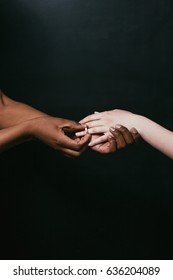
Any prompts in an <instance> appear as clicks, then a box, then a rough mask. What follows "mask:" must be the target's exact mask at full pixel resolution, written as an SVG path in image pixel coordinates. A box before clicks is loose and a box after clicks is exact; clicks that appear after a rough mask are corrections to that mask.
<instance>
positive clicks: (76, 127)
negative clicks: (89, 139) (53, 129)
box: [63, 122, 85, 133]
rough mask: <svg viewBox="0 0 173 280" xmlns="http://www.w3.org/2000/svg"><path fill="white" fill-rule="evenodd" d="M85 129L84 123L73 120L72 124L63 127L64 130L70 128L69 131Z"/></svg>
mask: <svg viewBox="0 0 173 280" xmlns="http://www.w3.org/2000/svg"><path fill="white" fill-rule="evenodd" d="M84 129H85V126H83V125H82V124H80V123H77V122H73V123H72V124H70V125H67V126H64V127H63V130H64V131H65V130H68V131H71V132H73V133H74V132H78V131H82V130H84Z"/></svg>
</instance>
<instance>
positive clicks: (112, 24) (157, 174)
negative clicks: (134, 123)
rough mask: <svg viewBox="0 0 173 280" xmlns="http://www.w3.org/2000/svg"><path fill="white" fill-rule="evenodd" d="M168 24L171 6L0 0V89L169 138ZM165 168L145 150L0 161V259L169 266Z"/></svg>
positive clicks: (171, 27)
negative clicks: (102, 114)
mask: <svg viewBox="0 0 173 280" xmlns="http://www.w3.org/2000/svg"><path fill="white" fill-rule="evenodd" d="M172 13H173V4H172V1H171V0H170V1H169V0H164V1H163V0H157V1H154V0H145V1H144V0H141V1H138V0H131V1H128V0H121V1H120V0H107V1H103V0H88V1H82V0H57V1H55V0H50V1H46V0H25V1H21V0H15V1H14V0H1V1H0V26H1V31H0V36H1V40H0V57H1V62H0V65H1V74H0V80H1V88H2V90H3V91H4V92H5V93H6V94H7V95H8V96H9V97H11V98H13V99H16V100H19V101H21V102H24V103H27V104H29V105H31V106H33V107H35V108H38V109H40V110H42V111H45V112H47V113H49V114H51V115H54V116H59V117H64V118H69V119H74V120H80V119H81V118H83V117H84V116H85V115H88V114H91V113H93V112H94V111H95V110H97V111H103V110H110V109H114V108H122V109H126V110H130V111H133V112H136V113H139V114H143V115H145V116H148V117H149V118H151V119H153V120H155V121H156V122H158V123H160V124H161V125H163V126H165V127H167V128H168V129H171V130H172V129H173V122H172V101H173V97H172V93H173V81H172V73H173V72H172V70H173V69H172V65H173V56H172V50H173V36H172V35H173V34H172V33H173V21H172ZM172 168H173V165H172V161H171V160H170V159H168V158H167V157H166V156H164V155H162V154H161V153H159V152H158V151H156V150H155V149H153V148H152V147H150V146H149V145H148V144H147V143H144V142H143V141H140V142H139V143H138V145H135V146H130V147H127V148H126V149H124V150H122V151H120V152H117V153H115V154H113V155H100V154H97V153H95V152H94V151H92V150H89V149H88V150H87V151H86V152H85V153H84V154H83V155H82V156H81V157H80V158H77V159H76V160H70V159H68V158H65V157H63V156H62V155H61V154H59V153H56V152H55V151H53V150H52V149H51V148H49V147H47V146H46V145H44V144H42V143H38V142H32V143H25V144H22V145H20V146H18V147H15V148H13V149H11V150H9V151H7V152H5V153H3V154H1V156H0V170H1V173H0V174H1V177H0V178H1V179H0V180H1V182H0V186H1V194H0V200H1V201H0V205H1V230H0V231H1V249H0V256H1V259H171V258H172V252H173V242H172V236H173V227H172V216H173V180H172Z"/></svg>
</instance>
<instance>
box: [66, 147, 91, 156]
mask: <svg viewBox="0 0 173 280" xmlns="http://www.w3.org/2000/svg"><path fill="white" fill-rule="evenodd" d="M87 148H88V146H84V147H83V148H82V149H81V150H80V151H74V150H70V149H67V148H63V149H62V150H61V152H62V153H63V154H64V156H66V157H69V158H71V159H74V158H77V157H79V156H80V155H81V154H82V153H83V152H84V151H85V150H86V149H87Z"/></svg>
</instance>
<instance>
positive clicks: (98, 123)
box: [85, 120, 103, 128]
mask: <svg viewBox="0 0 173 280" xmlns="http://www.w3.org/2000/svg"><path fill="white" fill-rule="evenodd" d="M85 124H86V125H87V127H88V128H92V127H97V126H103V122H102V121H101V120H95V121H90V122H87V123H85Z"/></svg>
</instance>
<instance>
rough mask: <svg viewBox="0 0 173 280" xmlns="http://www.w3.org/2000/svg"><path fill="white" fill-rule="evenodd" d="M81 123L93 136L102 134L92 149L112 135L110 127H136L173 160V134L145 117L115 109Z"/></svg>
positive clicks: (145, 137)
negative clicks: (108, 135) (109, 134)
mask: <svg viewBox="0 0 173 280" xmlns="http://www.w3.org/2000/svg"><path fill="white" fill-rule="evenodd" d="M80 123H81V124H83V125H85V126H87V128H88V133H90V134H91V135H95V134H97V135H98V134H101V133H102V136H101V137H97V138H92V139H91V142H90V144H89V145H90V146H92V147H94V146H95V145H99V144H101V143H102V142H104V137H106V135H107V134H108V133H110V132H111V133H112V130H111V129H110V127H113V128H116V129H118V128H120V127H122V126H124V127H127V129H129V130H131V127H132V126H134V127H135V128H136V129H137V131H138V132H139V134H140V135H141V137H142V138H143V139H144V141H146V142H147V143H148V144H150V145H151V146H153V148H155V149H157V150H159V151H160V152H162V153H163V154H165V155H166V156H168V157H169V158H171V159H173V132H172V131H170V130H168V129H167V128H165V127H163V126H161V125H159V124H158V123H156V122H154V121H152V120H151V119H148V118H146V117H145V116H141V115H138V114H134V113H132V112H129V111H126V110H119V109H115V110H110V111H104V112H101V113H97V114H91V115H89V116H87V117H85V118H84V119H82V120H81V121H80ZM119 124H121V125H119ZM131 131H132V130H131ZM133 131H134V129H133ZM83 133H84V131H83V132H80V133H78V134H77V136H82V135H83Z"/></svg>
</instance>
